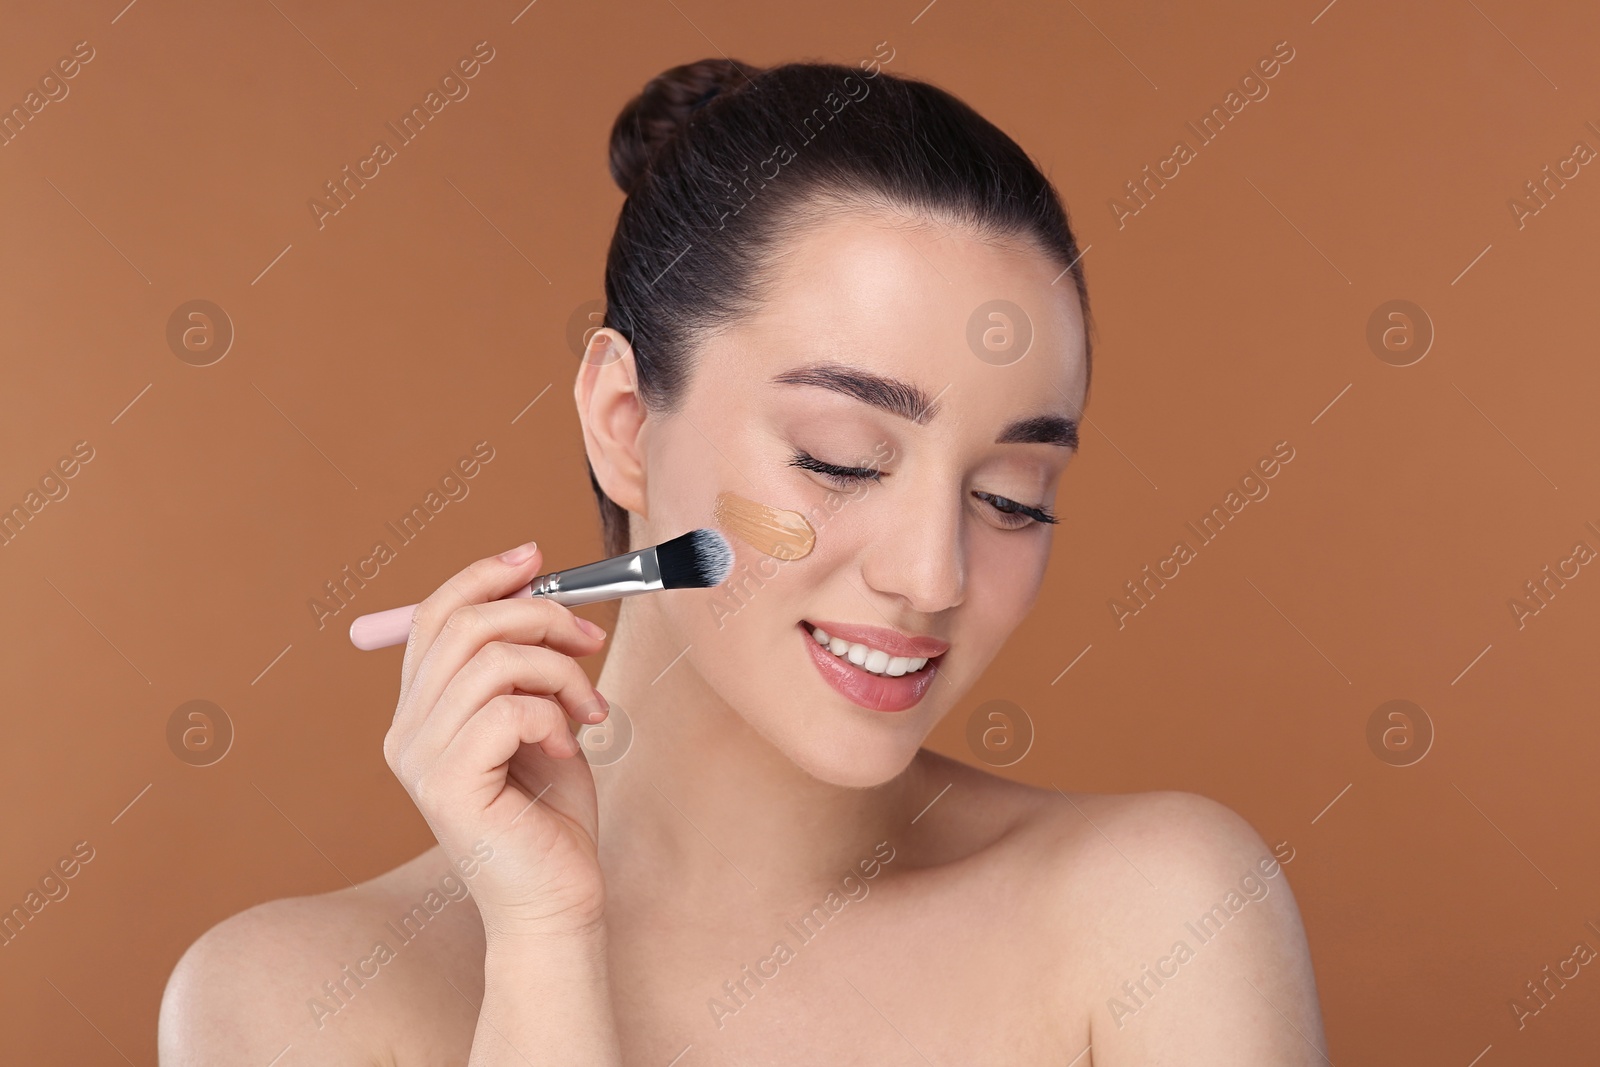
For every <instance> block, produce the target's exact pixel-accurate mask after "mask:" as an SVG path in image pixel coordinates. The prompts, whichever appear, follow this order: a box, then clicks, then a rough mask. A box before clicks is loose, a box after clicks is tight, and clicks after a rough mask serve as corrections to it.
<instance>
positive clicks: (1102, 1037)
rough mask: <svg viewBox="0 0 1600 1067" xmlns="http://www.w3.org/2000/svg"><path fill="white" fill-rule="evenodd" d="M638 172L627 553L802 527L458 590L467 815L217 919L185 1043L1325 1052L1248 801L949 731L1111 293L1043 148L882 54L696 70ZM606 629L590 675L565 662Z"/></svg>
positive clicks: (310, 1059) (443, 766)
mask: <svg viewBox="0 0 1600 1067" xmlns="http://www.w3.org/2000/svg"><path fill="white" fill-rule="evenodd" d="M611 171H612V174H613V176H614V177H615V178H616V180H617V182H618V184H619V185H621V187H622V188H623V190H624V192H625V193H626V194H627V199H626V201H625V203H624V205H623V207H622V211H621V215H620V218H619V221H618V224H617V230H616V234H615V237H614V239H613V241H612V245H611V248H610V253H609V255H608V257H607V263H606V298H607V311H606V317H605V324H604V328H602V329H600V330H598V331H597V332H596V333H595V334H594V336H593V338H592V340H591V342H590V345H589V347H588V349H587V350H586V352H585V355H584V359H583V361H582V363H581V365H580V367H579V370H578V375H577V379H576V385H575V389H574V395H575V397H576V400H577V405H578V412H579V415H580V417H581V420H582V424H583V434H584V444H585V447H586V450H587V454H588V460H589V465H590V476H591V480H592V482H593V485H594V488H595V492H596V494H597V497H598V499H599V502H600V507H601V514H602V519H603V523H604V527H605V532H606V547H607V550H608V553H607V554H608V555H610V554H616V553H620V552H623V551H626V550H629V549H631V548H639V547H644V546H646V545H652V544H657V543H659V542H661V541H664V540H666V539H668V538H671V537H675V536H677V535H678V534H680V533H682V532H684V531H686V530H689V529H693V528H697V527H700V526H706V525H710V524H711V520H710V516H711V515H712V509H713V504H714V502H715V500H716V498H717V496H718V494H719V493H722V492H725V491H731V492H734V493H737V494H739V495H741V496H743V497H745V498H748V499H750V500H753V501H757V502H761V503H765V504H768V505H770V506H773V507H776V508H782V509H786V510H791V511H796V512H800V513H802V514H804V515H807V516H809V517H810V521H811V524H812V525H813V527H815V529H816V533H817V536H816V543H815V548H814V550H813V551H812V552H811V553H810V554H809V555H807V556H805V557H804V558H803V559H798V560H789V561H784V562H781V563H778V562H775V561H772V560H769V559H767V558H765V557H761V556H759V555H758V554H756V553H755V552H754V551H753V550H752V549H751V548H750V547H749V546H746V545H742V544H741V545H736V562H735V569H734V573H733V574H732V575H731V576H730V578H729V580H728V582H726V583H724V586H723V587H719V588H717V589H711V590H674V591H668V592H662V593H655V594H650V595H646V596H640V597H635V598H632V599H629V600H625V601H623V602H622V603H621V605H620V616H619V621H618V624H617V627H616V633H615V634H614V635H611V636H610V637H609V638H608V637H607V636H606V635H605V634H604V633H603V631H600V630H599V628H598V627H596V626H594V625H593V624H592V623H588V622H585V621H581V620H579V619H578V618H577V617H576V616H575V615H574V614H573V613H572V612H570V611H569V610H568V609H566V608H564V607H561V606H559V605H556V604H553V603H551V602H549V601H547V600H527V599H514V600H509V601H504V602H500V601H498V598H499V597H501V596H503V595H505V594H507V593H509V592H510V591H512V590H513V589H515V588H516V587H518V586H520V585H522V584H523V583H525V582H527V580H528V579H529V578H530V577H532V576H533V575H535V574H537V573H539V572H540V571H541V570H543V569H545V568H544V566H543V560H542V558H541V556H540V554H539V553H538V552H537V550H536V549H535V548H534V546H533V545H531V544H530V545H525V546H523V547H522V548H520V549H515V550H512V551H510V552H508V553H506V554H504V555H502V556H499V557H491V558H488V559H484V560H480V561H478V562H477V563H475V564H473V565H472V566H470V567H468V568H467V569H465V570H464V571H462V572H461V573H459V574H457V575H456V576H454V577H453V578H451V579H449V580H448V581H446V582H445V583H444V584H443V585H441V586H440V587H439V589H438V590H437V591H435V592H434V593H433V595H432V596H430V597H429V598H428V599H427V601H426V602H425V603H424V604H423V606H422V608H421V609H420V611H419V612H418V617H417V622H416V625H415V627H414V630H413V632H412V635H411V639H410V642H409V644H408V646H407V648H406V652H405V660H404V665H403V667H402V671H401V688H400V699H399V704H398V707H397V709H396V712H395V717H394V722H393V725H392V727H391V728H390V730H389V732H388V736H387V737H386V738H385V742H384V754H385V756H386V758H387V760H388V762H389V765H390V767H391V768H392V769H393V770H394V771H395V773H396V774H397V775H398V776H399V778H400V780H401V781H402V782H403V783H404V785H405V786H406V788H407V790H408V791H409V793H410V795H411V796H412V798H413V799H414V801H415V802H416V804H417V806H418V808H419V809H420V810H421V812H422V814H423V815H424V816H425V817H426V819H427V820H428V823H429V825H430V827H431V828H432V829H433V831H434V833H435V835H436V837H437V838H438V841H439V846H438V847H437V848H434V849H431V850H429V851H428V852H426V853H424V854H423V855H421V856H419V857H417V858H416V859H414V860H412V861H411V862H409V863H407V864H405V865H403V866H401V867H399V868H397V869H396V870H394V871H391V872H389V873H388V874H385V875H383V876H381V877H378V878H375V879H373V880H371V881H369V882H367V883H364V884H363V885H360V886H357V887H354V888H351V889H344V890H338V891H335V892H331V893H326V894H322V895H318V896H312V897H305V898H296V899H291V900H281V901H275V902H272V903H269V904H264V905H261V906H258V907H255V908H252V909H250V910H249V911H246V912H244V913H242V914H241V915H238V916H235V917H233V918H232V919H229V920H228V921H226V922H224V923H221V924H219V925H218V926H217V927H215V928H214V929H212V930H211V931H209V932H208V933H206V934H205V935H204V936H203V937H202V938H201V939H200V940H199V941H198V942H196V944H195V945H194V946H192V947H191V948H190V950H189V951H188V953H187V954H186V955H185V956H184V958H183V960H182V961H181V962H180V964H179V965H178V967H177V969H176V971H175V972H174V974H173V976H172V979H171V981H170V982H169V985H168V989H167V994H166V998H165V1000H164V1002H163V1005H162V1014H161V1053H162V1062H163V1063H166V1064H171V1065H176V1064H190V1063H194V1064H200V1063H206V1064H210V1063H217V1062H228V1063H250V1064H260V1065H262V1067H265V1065H267V1064H268V1063H271V1062H281V1063H283V1064H284V1065H285V1067H287V1065H289V1064H296V1063H299V1064H305V1063H330V1064H332V1063H394V1064H421V1063H463V1062H470V1063H472V1064H484V1065H487V1064H525V1063H539V1064H543V1063H559V1064H566V1065H573V1064H622V1063H626V1064H653V1065H661V1067H667V1065H669V1064H678V1063H682V1064H684V1065H686V1067H688V1065H701V1064H735V1063H753V1062H761V1063H796V1064H800V1063H805V1064H817V1063H872V1064H889V1063H904V1064H915V1063H950V1064H957V1063H959V1064H979V1063H984V1064H1001V1063H1004V1064H1019V1063H1040V1064H1044V1063H1049V1064H1058V1065H1065V1064H1078V1065H1084V1067H1087V1065H1089V1064H1093V1065H1095V1067H1117V1065H1123V1064H1142V1063H1155V1062H1164V1063H1173V1062H1182V1063H1185V1064H1222V1063H1227V1064H1230V1065H1233V1067H1238V1065H1247V1064H1274V1065H1282V1064H1311V1063H1318V1062H1321V1061H1323V1060H1324V1059H1325V1058H1326V1057H1325V1055H1324V1049H1325V1044H1324V1038H1323V1035H1322V1026H1321V1019H1320V1014H1319V1009H1318V1004H1317V999H1316V991H1315V984H1314V980H1313V975H1312V969H1311V963H1310V959H1309V955H1308V951H1307V946H1306V940H1305V935H1304V933H1303V931H1302V928H1301V924H1300V919H1299V914H1298V911H1297V909H1296V905H1295V902H1294V897H1293V895H1292V894H1291V892H1290V890H1289V887H1288V885H1287V879H1286V878H1285V877H1279V875H1280V873H1281V871H1280V870H1279V868H1278V864H1277V862H1276V860H1275V859H1274V857H1273V855H1272V854H1271V853H1270V852H1269V850H1268V849H1267V847H1266V846H1265V844H1264V843H1263V841H1262V840H1261V839H1260V837H1258V836H1257V834H1256V833H1255V832H1254V831H1253V830H1252V829H1251V828H1250V826H1249V825H1248V824H1247V823H1246V822H1245V821H1244V820H1243V819H1241V818H1240V817H1239V816H1238V815H1236V814H1234V813H1233V812H1231V811H1229V810H1228V809H1227V808H1225V807H1223V806H1221V805H1219V804H1217V803H1215V802H1212V801H1209V800H1206V799H1204V798H1201V797H1198V796H1195V795H1192V794H1186V793H1178V792H1163V793H1154V794H1144V795H1109V796H1095V795H1089V794H1069V793H1063V792H1060V791H1057V790H1054V789H1051V790H1044V789H1037V788H1032V787H1028V786H1024V785H1020V784H1016V783H1012V782H1010V781H1007V780H1005V779H1002V778H998V777H995V776H993V775H990V774H987V773H984V772H982V771H979V770H975V769H973V768H971V767H968V766H966V765H964V764H961V763H957V762H953V761H951V760H948V759H945V758H943V757H940V756H938V755H935V754H933V753H931V752H928V751H925V750H924V749H922V747H921V745H922V742H923V741H924V739H925V738H926V737H927V735H928V733H929V731H930V730H932V728H933V727H934V725H935V724H936V723H937V722H938V721H939V720H940V718H941V717H943V716H944V715H945V714H947V713H948V712H949V711H951V710H952V709H953V708H955V707H957V706H958V705H960V704H961V702H962V699H963V697H964V695H965V694H966V692H967V689H968V687H969V686H970V685H971V684H972V682H973V681H974V680H975V679H976V678H977V677H978V676H979V674H980V673H981V672H982V671H983V670H984V668H985V666H986V665H987V664H988V663H989V662H990V661H991V660H992V659H993V657H994V656H995V654H996V652H997V651H998V650H999V648H1000V645H1001V644H1002V642H1004V641H1005V639H1006V638H1007V636H1008V635H1009V634H1010V633H1011V632H1012V630H1013V629H1015V628H1016V626H1017V625H1018V624H1019V623H1021V622H1022V620H1023V618H1024V617H1025V616H1026V615H1027V614H1028V611H1029V609H1030V607H1031V606H1032V604H1033V602H1034V599H1035V597H1036V595H1037V593H1038V591H1039V587H1040V583H1041V581H1042V577H1043V574H1044V571H1045V564H1046V561H1047V558H1048V556H1049V552H1050V544H1051V530H1050V526H1051V524H1053V523H1054V522H1056V521H1057V520H1056V517H1055V516H1054V515H1053V514H1052V507H1053V501H1054V497H1055V493H1056V488H1057V485H1058V483H1059V481H1060V478H1061V475H1062V473H1063V471H1064V469H1065V467H1066V465H1067V463H1068V461H1069V460H1070V458H1071V457H1072V455H1073V454H1074V453H1075V452H1076V450H1077V436H1076V429H1077V419H1078V418H1079V416H1080V414H1081V412H1082V409H1083V405H1084V402H1085V400H1086V399H1087V392H1088V385H1089V358H1090V350H1089V330H1088V324H1089V319H1088V313H1087V312H1088V307H1087V302H1086V300H1087V298H1086V290H1085V285H1084V277H1083V268H1082V265H1081V263H1080V255H1079V252H1078V249H1077V246H1076V243H1075V240H1074V237H1073V235H1072V233H1071V230H1070V229H1069V226H1068V221H1067V217H1066V214H1065V213H1064V211H1063V209H1062V207H1061V205H1060V202H1059V199H1058V196H1057V194H1056V192H1055V190H1054V189H1053V187H1052V186H1051V185H1050V183H1049V182H1048V180H1047V179H1046V178H1045V177H1044V176H1043V175H1042V174H1041V173H1040V172H1039V170H1038V169H1037V168H1036V167H1035V165H1034V164H1033V163H1032V162H1031V160H1030V159H1029V158H1028V157H1027V155H1026V154H1025V153H1024V152H1023V151H1022V150H1021V149H1020V148H1019V147H1018V146H1017V145H1016V144H1015V143H1014V142H1013V141H1012V140H1011V139H1010V138H1009V137H1007V136H1006V135H1005V134H1004V133H1002V132H1001V131H1000V130H998V129H997V128H996V127H994V126H993V125H991V124H990V123H988V122H987V121H985V120H984V119H982V118H981V117H979V116H978V115H977V114H976V113H975V112H973V111H972V110H971V109H970V108H968V107H967V106H966V105H964V104H962V103H961V102H960V101H958V100H956V99H955V98H953V97H952V96H950V95H949V94H947V93H945V92H943V91H942V90H939V89H937V88H934V87H932V86H929V85H927V84H924V83H920V82H917V81H913V80H909V79H902V78H897V77H895V76H892V75H889V74H887V73H885V72H883V71H882V70H881V68H880V67H879V66H878V64H877V63H875V62H874V63H863V64H862V69H860V70H856V69H854V68H850V67H845V66H836V65H830V64H788V65H784V66H780V67H776V68H772V69H768V70H761V69H757V68H754V67H751V66H748V65H746V64H743V63H739V62H736V61H729V60H704V61H701V62H697V63H692V64H688V65H686V66H681V67H677V68H674V69H672V70H669V71H667V72H666V73H664V74H662V75H661V76H660V77H658V78H656V79H654V80H653V81H651V82H650V83H649V85H648V86H646V88H645V90H644V91H643V93H641V94H640V95H639V96H638V97H637V98H636V99H634V100H633V101H632V102H631V103H630V104H629V105H628V106H627V107H626V108H625V109H624V111H623V112H622V114H621V116H620V117H619V118H618V120H617V122H616V125H615V127H614V128H613V130H612V135H611ZM1069 275H1070V277H1071V279H1072V281H1071V284H1057V283H1058V282H1061V281H1062V280H1063V279H1064V278H1065V277H1067V276H1069ZM819 630H820V631H822V633H820V634H819V633H818V632H817V631H819ZM608 643H609V644H610V645H612V646H613V647H612V648H611V650H610V652H609V653H608V655H607V657H606V660H605V666H604V669H603V670H602V671H601V673H600V681H599V685H598V687H597V688H598V690H600V691H603V692H604V694H605V696H604V697H602V696H600V693H599V692H597V691H596V688H595V687H591V686H590V684H589V682H588V680H587V678H586V677H585V675H584V673H583V671H582V670H581V669H580V667H579V666H578V664H577V662H576V660H575V657H583V656H589V655H594V654H596V653H598V652H600V651H601V650H602V649H603V648H605V646H606V645H607V644H608ZM858 643H859V644H861V645H865V646H867V647H868V649H877V650H880V651H881V652H883V653H885V654H886V655H883V656H879V657H874V658H872V659H869V660H867V661H866V662H865V663H864V664H862V665H861V666H857V665H856V664H855V662H853V661H852V660H851V658H850V655H849V653H850V651H851V650H850V648H849V646H850V645H854V644H858ZM835 650H841V651H843V652H844V655H842V656H841V655H836V654H835ZM890 657H893V659H891V658H890ZM860 659H861V656H860V652H859V651H858V652H857V657H856V660H857V661H859V660H860ZM894 659H898V660H899V663H898V664H895V666H897V667H898V668H899V670H898V677H896V678H889V680H887V681H885V680H884V677H883V676H886V675H888V674H889V673H891V671H892V670H893V668H885V667H884V662H885V660H888V661H889V662H890V663H894ZM919 661H921V662H919ZM874 667H875V668H878V669H877V670H869V668H874ZM906 679H910V681H909V682H908V681H906ZM601 722H604V723H606V725H603V726H595V725H590V727H589V728H590V729H591V730H599V731H601V736H603V737H606V738H608V740H607V741H606V744H607V745H610V746H614V747H610V748H604V746H601V747H596V748H594V749H593V751H595V752H599V751H602V749H604V751H606V752H607V753H608V754H607V755H606V756H605V757H604V758H598V757H597V758H594V759H593V760H587V759H585V758H584V756H583V755H581V754H580V748H579V744H578V742H577V740H575V738H574V734H573V729H574V728H575V727H577V726H579V725H582V724H596V723H601ZM608 731H609V733H607V732H608ZM630 732H631V741H627V740H625V735H627V734H628V733H630ZM586 736H587V735H586ZM591 762H592V763H593V764H594V766H591ZM602 831H603V832H602ZM1279 858H1281V857H1279ZM469 891H470V895H468V893H469ZM1197 923H1198V925H1197ZM280 1056H281V1057H282V1058H281V1060H277V1061H275V1060H274V1057H280Z"/></svg>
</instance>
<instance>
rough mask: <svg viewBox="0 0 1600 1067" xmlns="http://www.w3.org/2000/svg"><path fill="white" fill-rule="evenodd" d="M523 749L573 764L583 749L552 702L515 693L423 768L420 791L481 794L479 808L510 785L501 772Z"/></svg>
mask: <svg viewBox="0 0 1600 1067" xmlns="http://www.w3.org/2000/svg"><path fill="white" fill-rule="evenodd" d="M524 745H537V746H538V747H539V749H540V750H541V751H542V752H544V753H545V754H546V755H548V756H550V757H552V758H553V759H558V760H560V759H568V758H571V757H573V756H576V755H578V754H579V752H581V751H582V749H581V748H580V747H579V745H578V739H577V738H576V737H575V736H573V733H572V730H571V729H570V728H569V727H568V725H567V717H566V714H565V713H564V712H563V711H562V709H561V707H560V706H559V705H558V704H556V703H555V702H554V701H552V700H550V699H549V698H547V697H537V696H529V695H526V694H511V695H502V696H498V697H495V698H494V699H493V700H491V701H489V703H487V704H485V705H484V706H483V707H482V708H480V709H478V712H477V714H475V715H473V716H472V718H471V720H470V721H468V723H467V724H466V725H465V727H463V729H462V730H461V732H460V733H459V734H457V735H456V737H455V738H454V739H453V740H452V741H451V743H450V745H449V747H448V748H446V749H445V750H444V751H443V752H441V753H440V754H439V756H438V758H437V759H436V760H435V761H434V762H433V763H432V764H429V765H427V766H426V767H424V768H423V769H422V771H421V774H420V777H419V783H425V784H419V791H422V790H423V789H425V788H426V789H438V790H442V791H444V792H446V793H448V794H449V795H452V796H456V795H461V794H462V793H465V794H467V795H478V796H479V800H480V805H479V806H480V807H488V804H489V802H490V801H492V800H493V799H494V796H495V795H496V794H498V793H499V791H500V790H501V789H503V788H504V786H505V780H506V773H507V772H506V771H504V770H502V769H501V768H503V767H504V766H505V765H506V764H507V763H508V762H509V761H510V760H511V758H512V757H513V756H515V755H516V754H517V752H518V751H519V750H520V749H521V748H522V746H524Z"/></svg>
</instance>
